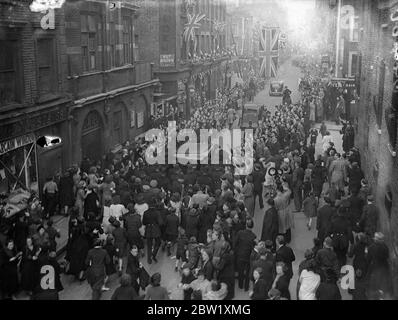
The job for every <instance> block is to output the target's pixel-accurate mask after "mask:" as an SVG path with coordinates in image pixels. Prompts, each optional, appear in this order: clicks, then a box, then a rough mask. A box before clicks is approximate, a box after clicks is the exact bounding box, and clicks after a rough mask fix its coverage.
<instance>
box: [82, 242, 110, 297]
mask: <svg viewBox="0 0 398 320" xmlns="http://www.w3.org/2000/svg"><path fill="white" fill-rule="evenodd" d="M110 261H111V259H110V257H109V255H108V253H107V252H106V250H105V249H102V248H100V247H95V248H93V249H91V250H89V252H88V253H87V257H86V265H87V266H88V269H87V281H88V283H89V284H90V286H91V288H92V290H93V293H92V299H93V300H99V299H100V297H101V288H102V286H103V285H104V280H105V265H107V264H109V263H110Z"/></svg>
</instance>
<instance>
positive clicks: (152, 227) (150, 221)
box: [142, 207, 161, 263]
mask: <svg viewBox="0 0 398 320" xmlns="http://www.w3.org/2000/svg"><path fill="white" fill-rule="evenodd" d="M142 224H143V225H144V226H145V237H146V240H147V249H148V257H147V259H148V263H152V258H156V255H157V253H158V250H159V247H160V242H161V241H160V213H159V211H158V210H157V209H155V208H152V207H150V208H149V209H148V210H147V211H145V213H144V216H143V218H142Z"/></svg>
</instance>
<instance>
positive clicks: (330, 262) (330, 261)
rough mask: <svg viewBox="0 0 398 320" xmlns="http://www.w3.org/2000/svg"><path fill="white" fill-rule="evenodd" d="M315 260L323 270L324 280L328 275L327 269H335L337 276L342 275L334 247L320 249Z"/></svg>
mask: <svg viewBox="0 0 398 320" xmlns="http://www.w3.org/2000/svg"><path fill="white" fill-rule="evenodd" d="M315 262H316V263H317V265H318V266H319V268H320V269H321V270H322V274H321V277H322V280H325V276H326V274H325V272H326V270H327V269H331V270H333V271H334V273H335V276H336V278H339V276H340V269H339V261H338V259H337V255H336V253H335V252H334V251H333V249H328V248H322V249H319V250H318V252H317V254H316V256H315Z"/></svg>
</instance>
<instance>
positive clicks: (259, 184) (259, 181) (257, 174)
mask: <svg viewBox="0 0 398 320" xmlns="http://www.w3.org/2000/svg"><path fill="white" fill-rule="evenodd" d="M252 176H253V185H254V205H255V204H256V197H257V196H258V200H259V204H260V209H263V208H264V202H263V182H264V181H265V173H264V171H263V170H254V171H253V173H252Z"/></svg>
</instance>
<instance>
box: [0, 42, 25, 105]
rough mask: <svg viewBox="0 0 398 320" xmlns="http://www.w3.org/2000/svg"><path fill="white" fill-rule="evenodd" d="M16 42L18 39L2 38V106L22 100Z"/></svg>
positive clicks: (0, 81) (0, 69)
mask: <svg viewBox="0 0 398 320" xmlns="http://www.w3.org/2000/svg"><path fill="white" fill-rule="evenodd" d="M16 44H17V42H16V41H10V40H0V106H3V105H7V104H11V103H16V102H20V100H19V97H20V95H19V94H18V85H17V63H16V52H17V50H16V49H17V48H16Z"/></svg>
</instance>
